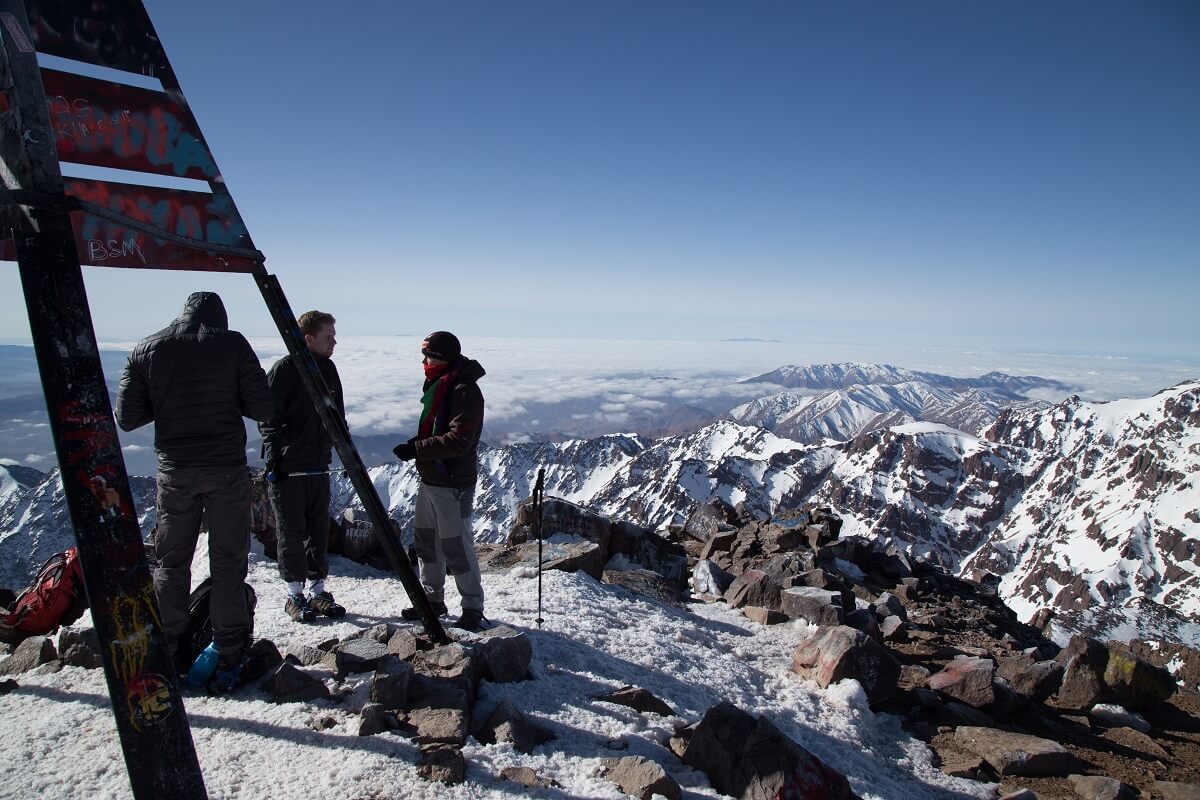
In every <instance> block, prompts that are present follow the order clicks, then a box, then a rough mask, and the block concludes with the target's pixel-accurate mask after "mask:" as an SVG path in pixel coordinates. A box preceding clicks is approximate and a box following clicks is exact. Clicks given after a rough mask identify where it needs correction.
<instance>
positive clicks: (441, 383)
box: [417, 367, 458, 439]
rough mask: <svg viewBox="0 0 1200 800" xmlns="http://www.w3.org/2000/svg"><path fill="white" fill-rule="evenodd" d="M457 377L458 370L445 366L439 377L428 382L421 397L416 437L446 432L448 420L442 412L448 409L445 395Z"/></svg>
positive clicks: (448, 392)
mask: <svg viewBox="0 0 1200 800" xmlns="http://www.w3.org/2000/svg"><path fill="white" fill-rule="evenodd" d="M457 379H458V370H457V369H450V368H449V367H447V368H446V370H445V372H443V373H442V375H441V377H438V378H433V379H432V382H428V386H427V387H426V389H425V394H424V395H423V396H422V397H421V421H420V423H419V424H418V425H417V438H418V439H428V438H429V437H430V436H435V435H437V434H440V433H445V432H446V427H447V425H448V420H446V419H445V417H446V414H445V413H444V412H446V411H448V410H449V406H448V405H447V404H446V396H447V395H449V394H450V389H451V388H452V387H453V386H454V383H455V381H456V380H457Z"/></svg>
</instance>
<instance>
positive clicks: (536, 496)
mask: <svg viewBox="0 0 1200 800" xmlns="http://www.w3.org/2000/svg"><path fill="white" fill-rule="evenodd" d="M545 484H546V471H545V470H544V469H541V468H539V469H538V476H537V483H536V484H535V485H534V487H533V525H534V529H535V530H536V531H537V540H538V611H537V626H538V627H539V628H540V627H542V494H543V493H544V492H545V490H546V485H545Z"/></svg>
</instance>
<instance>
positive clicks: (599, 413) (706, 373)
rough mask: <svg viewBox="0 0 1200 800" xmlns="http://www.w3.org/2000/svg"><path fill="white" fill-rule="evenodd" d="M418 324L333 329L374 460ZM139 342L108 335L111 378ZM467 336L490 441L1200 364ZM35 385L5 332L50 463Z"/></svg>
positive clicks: (36, 452) (8, 359)
mask: <svg viewBox="0 0 1200 800" xmlns="http://www.w3.org/2000/svg"><path fill="white" fill-rule="evenodd" d="M422 338H423V337H422V336H418V335H411V336H361V337H356V336H345V337H342V338H340V339H339V341H338V345H337V350H336V352H335V353H334V361H335V362H336V363H337V366H338V370H339V372H340V374H341V376H342V383H343V386H344V389H345V396H346V406H347V419H348V422H349V424H350V428H351V431H352V432H353V433H354V434H355V436H356V437H361V438H368V437H373V438H372V440H371V444H372V447H370V448H368V449H371V450H372V452H373V453H374V454H375V458H374V459H373V460H375V461H378V460H380V456H379V453H384V454H386V453H387V451H388V450H389V449H390V444H391V443H394V442H399V441H403V440H404V439H407V438H408V437H409V436H411V435H413V433H415V431H416V422H417V417H418V415H419V413H420V394H421V383H422V380H423V374H422V371H421V355H420V343H421V339H422ZM250 343H251V345H252V346H253V347H254V349H255V352H257V353H258V355H259V358H260V359H261V360H262V362H263V367H264V368H269V367H270V365H271V363H272V362H274V361H275V359H277V358H279V357H281V356H282V355H283V353H284V346H283V343H282V341H280V340H279V339H278V338H273V337H261V338H259V337H255V338H251V340H250ZM133 345H134V342H129V341H114V342H104V343H101V356H102V359H103V362H104V368H105V373H106V376H107V378H108V382H109V386H110V389H112V390H113V391H115V390H116V385H117V381H118V380H119V378H120V373H121V367H122V366H123V364H124V361H125V358H126V356H127V354H128V351H129V350H130V348H131V347H132V346H133ZM463 350H464V353H465V354H466V355H467V356H469V357H471V358H474V359H476V360H478V361H479V362H480V363H481V364H482V365H483V367H484V369H485V370H486V371H487V375H486V376H485V377H484V378H483V379H482V381H481V382H480V387H481V388H482V390H483V392H484V395H485V397H486V400H487V423H486V427H485V431H484V438H485V441H488V442H489V443H490V444H495V445H500V444H506V443H510V442H513V441H522V440H529V439H561V438H565V437H587V436H597V435H601V434H603V433H617V432H646V431H650V432H653V431H655V430H657V427H656V426H659V427H664V428H665V427H669V425H668V422H669V421H670V420H672V419H678V420H681V422H679V424H681V425H686V424H687V423H688V421H690V420H695V419H698V418H700V417H702V416H704V415H709V416H717V415H719V414H721V413H723V412H725V411H727V410H728V409H730V408H732V407H733V406H735V405H738V404H740V403H744V402H746V401H748V400H750V399H753V398H755V397H761V396H764V395H768V394H772V393H774V392H775V391H778V387H774V386H772V385H770V384H763V383H753V384H746V383H741V381H744V380H745V379H746V378H750V377H754V376H757V375H761V374H763V373H765V372H769V371H771V370H774V369H776V368H778V367H780V366H783V365H785V364H820V363H831V362H843V361H858V362H868V363H877V364H892V365H894V366H897V367H903V368H907V369H912V370H920V371H927V372H937V373H942V374H946V375H954V376H959V377H973V376H978V375H981V374H983V373H985V372H990V371H992V370H998V371H1001V372H1006V373H1009V374H1013V375H1037V376H1040V377H1043V378H1051V379H1054V380H1057V381H1060V382H1061V383H1064V384H1066V385H1067V386H1069V387H1071V390H1070V391H1069V392H1050V393H1044V394H1041V395H1039V396H1038V399H1044V400H1050V401H1057V400H1061V399H1063V398H1064V397H1065V396H1066V395H1067V394H1070V393H1074V394H1078V395H1080V397H1082V398H1083V399H1085V400H1093V401H1106V400H1113V399H1117V398H1134V397H1149V396H1150V395H1153V394H1154V393H1156V392H1158V391H1159V390H1161V389H1164V388H1166V387H1168V386H1172V385H1174V384H1176V383H1179V382H1180V381H1183V380H1186V379H1190V378H1196V377H1200V356H1198V357H1197V358H1196V359H1195V360H1194V361H1191V362H1187V361H1183V360H1169V359H1155V358H1135V357H1130V356H1115V355H1110V354H1104V353H1093V354H1086V353H1077V354H1063V353H1053V352H1036V353H1035V352H1006V351H1000V350H995V351H989V350H982V349H969V350H968V349H960V348H954V347H911V346H909V347H904V346H896V345H892V344H887V343H871V344H853V343H792V342H778V341H759V340H746V341H707V342H694V341H663V340H658V341H655V340H633V339H568V338H561V339H556V338H502V337H489V338H471V337H464V341H463ZM40 394H41V388H40V383H39V379H38V375H37V366H36V361H35V359H34V355H33V350H32V347H30V346H28V345H0V458H5V459H10V460H12V461H14V462H17V463H22V464H27V465H29V466H33V467H37V468H39V469H49V468H50V467H51V466H53V465H54V463H55V457H54V453H53V447H52V443H51V439H50V431H49V428H48V425H47V423H46V418H45V410H44V405H43V404H42V401H41V398H40ZM248 432H249V439H250V447H249V451H250V452H249V453H248V455H249V456H250V457H251V459H253V457H254V456H255V455H256V449H255V448H254V446H253V443H254V439H255V438H256V433H257V432H256V431H255V429H254V428H253V426H248ZM151 436H152V432H151V430H150V429H143V430H141V431H138V432H134V433H132V434H125V433H122V434H121V441H122V445H123V448H124V451H125V456H126V459H127V461H128V462H129V469H130V471H131V472H134V473H135V474H151V473H152V471H153V448H152V439H151ZM393 439H394V442H393ZM364 458H366V454H365V453H364ZM368 463H371V460H368Z"/></svg>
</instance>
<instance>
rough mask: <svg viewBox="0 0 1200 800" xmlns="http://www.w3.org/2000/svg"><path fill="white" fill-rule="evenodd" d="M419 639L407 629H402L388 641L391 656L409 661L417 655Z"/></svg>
mask: <svg viewBox="0 0 1200 800" xmlns="http://www.w3.org/2000/svg"><path fill="white" fill-rule="evenodd" d="M417 649H418V648H417V637H416V636H415V635H414V634H413V632H412V631H410V630H409V629H407V628H400V629H398V630H397V631H396V632H395V633H393V634H392V638H390V639H388V642H387V651H388V653H389V654H391V655H394V656H397V657H398V658H400V659H402V660H404V661H408V660H409V659H411V658H412V657H413V656H415V655H416V654H417Z"/></svg>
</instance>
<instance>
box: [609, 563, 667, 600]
mask: <svg viewBox="0 0 1200 800" xmlns="http://www.w3.org/2000/svg"><path fill="white" fill-rule="evenodd" d="M600 580H601V582H603V583H607V584H611V585H613V586H621V587H623V588H625V589H628V590H629V591H631V592H633V593H634V594H639V595H641V596H642V597H649V598H650V599H651V600H657V601H658V602H660V603H663V604H664V605H668V606H675V607H677V608H682V607H683V603H681V602H680V591H679V587H678V586H677V585H676V584H675V582H673V581H670V580H667V579H666V578H664V577H663V576H662V575H660V574H658V573H657V572H654V571H653V570H648V569H623V570H615V569H606V570H604V572H603V573H601V575H600Z"/></svg>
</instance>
